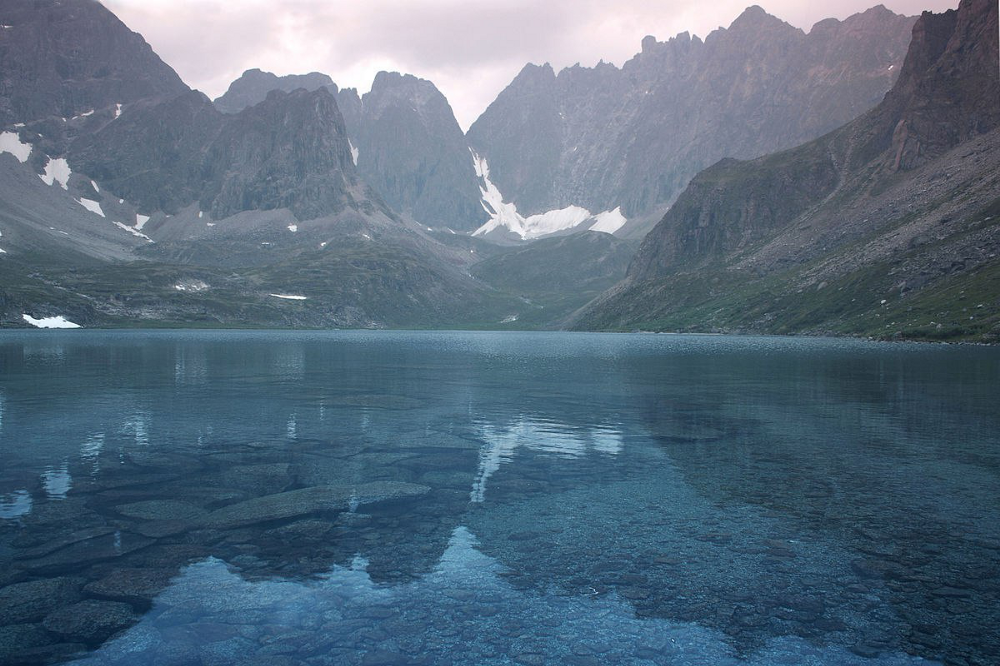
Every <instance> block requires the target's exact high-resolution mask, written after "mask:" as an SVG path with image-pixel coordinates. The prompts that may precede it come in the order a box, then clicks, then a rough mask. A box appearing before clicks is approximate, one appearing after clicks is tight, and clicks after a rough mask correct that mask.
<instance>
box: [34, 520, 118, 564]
mask: <svg viewBox="0 0 1000 666" xmlns="http://www.w3.org/2000/svg"><path fill="white" fill-rule="evenodd" d="M114 531H115V529H114V528H113V527H91V528H88V529H85V530H78V531H76V532H73V533H71V534H67V535H65V536H61V537H59V538H58V539H53V540H52V541H47V542H45V543H44V544H42V545H40V546H36V547H34V548H29V549H26V550H23V551H21V552H20V553H18V554H17V556H16V558H17V559H19V560H33V559H36V558H39V557H44V556H46V555H48V554H49V553H54V552H56V551H57V550H60V549H62V548H65V547H67V546H72V545H73V544H75V543H79V542H81V541H88V540H90V539H96V538H98V537H102V536H106V535H108V534H112V533H113V532H114Z"/></svg>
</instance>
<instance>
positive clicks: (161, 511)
mask: <svg viewBox="0 0 1000 666" xmlns="http://www.w3.org/2000/svg"><path fill="white" fill-rule="evenodd" d="M115 511H117V512H118V513H120V514H122V515H123V516H128V517H129V518H139V519H142V520H191V519H194V518H200V517H202V516H204V515H205V514H206V513H208V512H207V511H205V510H204V509H202V508H201V507H200V506H197V505H195V504H191V503H190V502H181V501H178V500H147V501H145V502H133V503H132V504H123V505H121V506H116V507H115Z"/></svg>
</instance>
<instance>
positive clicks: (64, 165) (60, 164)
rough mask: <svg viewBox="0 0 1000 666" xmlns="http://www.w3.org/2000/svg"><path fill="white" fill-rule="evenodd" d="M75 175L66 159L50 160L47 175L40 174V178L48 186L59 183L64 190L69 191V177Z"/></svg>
mask: <svg viewBox="0 0 1000 666" xmlns="http://www.w3.org/2000/svg"><path fill="white" fill-rule="evenodd" d="M72 175H73V170H72V169H70V168H69V162H67V161H66V159H65V158H62V157H60V158H59V159H55V160H49V161H48V162H47V163H46V164H45V173H43V174H39V176H38V177H39V178H41V179H42V181H43V182H44V183H45V184H46V185H55V184H56V183H59V184H60V185H61V186H62V188H63V189H64V190H68V189H69V177H70V176H72Z"/></svg>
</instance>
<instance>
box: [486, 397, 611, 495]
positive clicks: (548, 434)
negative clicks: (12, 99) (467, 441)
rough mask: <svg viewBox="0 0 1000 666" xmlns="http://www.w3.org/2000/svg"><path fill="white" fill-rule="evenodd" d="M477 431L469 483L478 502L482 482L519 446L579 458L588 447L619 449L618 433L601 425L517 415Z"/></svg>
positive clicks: (509, 458)
mask: <svg viewBox="0 0 1000 666" xmlns="http://www.w3.org/2000/svg"><path fill="white" fill-rule="evenodd" d="M479 435H480V437H482V439H483V440H484V442H485V444H484V445H483V446H482V448H481V449H480V451H479V472H478V473H477V474H476V480H475V481H474V482H473V484H472V493H471V500H472V501H473V502H482V501H483V500H484V499H485V496H486V482H487V481H488V480H489V478H490V477H491V476H492V475H493V474H494V473H495V472H497V471H498V470H499V469H500V466H501V465H502V464H503V463H509V462H511V461H512V460H513V458H514V453H515V452H516V451H517V449H519V448H527V449H531V450H534V451H540V452H542V453H550V454H553V455H557V456H565V457H567V458H579V457H581V456H584V455H586V454H587V452H588V451H596V452H598V453H606V454H610V455H616V454H618V453H620V452H621V450H622V433H621V431H619V430H618V429H616V428H612V427H609V426H605V425H600V426H594V427H592V428H589V429H576V428H574V429H571V428H569V427H567V426H565V425H562V424H560V423H556V422H554V421H543V420H540V419H531V418H527V417H524V416H522V417H520V418H519V419H517V420H516V421H514V423H513V424H512V425H509V426H495V425H493V424H489V423H487V424H482V425H481V426H480V428H479Z"/></svg>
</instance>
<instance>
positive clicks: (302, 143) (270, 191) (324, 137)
mask: <svg viewBox="0 0 1000 666" xmlns="http://www.w3.org/2000/svg"><path fill="white" fill-rule="evenodd" d="M205 175H206V181H207V182H206V187H205V190H204V191H203V193H202V195H201V204H202V208H203V209H204V210H210V211H211V213H212V216H213V217H217V218H223V217H228V216H230V215H234V214H236V213H238V212H241V211H246V210H273V209H275V208H288V209H289V210H291V211H292V213H293V214H294V215H295V216H296V217H297V218H298V219H312V218H317V217H322V216H324V215H329V214H332V213H338V212H340V211H342V210H343V209H344V208H346V207H353V208H357V207H358V205H359V202H357V201H355V199H354V197H353V195H352V193H351V189H352V188H353V187H355V186H356V185H357V182H358V181H357V175H356V173H355V170H354V164H353V162H352V160H351V150H350V146H349V144H348V139H347V131H346V129H345V128H344V120H343V118H342V117H341V115H340V111H338V109H337V103H336V101H335V100H334V98H333V95H332V94H331V93H330V92H329V91H328V90H326V89H324V88H320V89H319V90H316V91H314V92H307V91H305V90H301V89H300V90H297V91H295V92H292V93H281V92H272V93H270V94H269V95H268V97H267V99H266V100H265V101H264V102H262V103H260V104H258V105H257V106H253V107H250V108H249V109H246V110H244V111H242V112H241V113H239V114H237V115H236V116H234V117H233V118H232V120H231V121H230V122H227V123H226V124H225V125H224V126H223V128H222V131H221V132H220V134H219V136H218V138H217V139H216V141H215V142H214V144H213V145H212V147H211V149H210V150H209V152H208V162H207V165H206V170H205Z"/></svg>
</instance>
